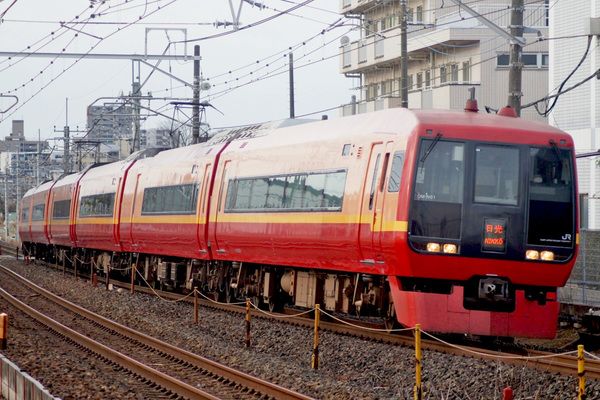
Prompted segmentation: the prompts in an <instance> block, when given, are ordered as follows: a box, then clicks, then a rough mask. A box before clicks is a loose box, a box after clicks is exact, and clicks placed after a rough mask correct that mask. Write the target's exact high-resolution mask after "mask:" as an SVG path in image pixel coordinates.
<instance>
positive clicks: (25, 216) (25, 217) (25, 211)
mask: <svg viewBox="0 0 600 400" xmlns="http://www.w3.org/2000/svg"><path fill="white" fill-rule="evenodd" d="M28 220H29V207H24V208H23V209H22V210H21V222H26V221H28Z"/></svg>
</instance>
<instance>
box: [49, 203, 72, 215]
mask: <svg viewBox="0 0 600 400" xmlns="http://www.w3.org/2000/svg"><path fill="white" fill-rule="evenodd" d="M70 210H71V199H67V200H58V201H55V202H54V204H53V206H52V218H53V219H67V218H69V214H70Z"/></svg>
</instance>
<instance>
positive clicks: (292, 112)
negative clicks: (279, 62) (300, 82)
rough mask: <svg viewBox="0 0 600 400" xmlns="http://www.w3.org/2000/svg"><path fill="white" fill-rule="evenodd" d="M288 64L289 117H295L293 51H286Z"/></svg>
mask: <svg viewBox="0 0 600 400" xmlns="http://www.w3.org/2000/svg"><path fill="white" fill-rule="evenodd" d="M288 66H289V73H290V118H292V119H294V118H296V100H295V97H296V96H295V95H294V53H292V52H291V51H290V52H289V53H288Z"/></svg>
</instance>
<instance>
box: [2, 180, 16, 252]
mask: <svg viewBox="0 0 600 400" xmlns="http://www.w3.org/2000/svg"><path fill="white" fill-rule="evenodd" d="M6 172H7V173H8V171H6ZM18 218H19V216H18V215H17V219H18ZM4 235H5V236H4V239H5V240H6V241H8V175H7V174H6V173H5V174H4Z"/></svg>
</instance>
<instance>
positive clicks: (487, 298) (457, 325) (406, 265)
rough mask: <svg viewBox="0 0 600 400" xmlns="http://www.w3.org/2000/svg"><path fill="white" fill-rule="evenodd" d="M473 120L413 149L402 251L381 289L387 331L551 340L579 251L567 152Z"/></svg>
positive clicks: (546, 140) (528, 130) (548, 139)
mask: <svg viewBox="0 0 600 400" xmlns="http://www.w3.org/2000/svg"><path fill="white" fill-rule="evenodd" d="M474 118H475V120H474V121H471V123H470V124H466V125H465V126H463V127H460V126H456V127H454V128H451V127H448V128H446V129H423V131H422V132H420V133H419V134H418V135H417V137H416V138H415V140H414V149H415V150H414V152H413V156H412V160H409V162H410V163H411V164H412V167H411V171H410V173H409V174H407V175H410V179H412V181H411V183H410V186H409V187H410V193H408V194H407V202H406V212H407V220H408V233H407V236H406V242H405V246H406V250H405V251H404V252H403V254H404V260H403V262H402V266H401V267H400V268H399V269H400V271H399V273H398V274H397V275H396V276H397V279H391V280H390V286H391V289H392V295H393V298H394V304H395V310H396V313H397V316H398V320H399V321H400V322H402V323H403V324H405V325H408V326H412V325H414V324H416V323H420V324H421V326H422V328H423V329H425V330H429V331H439V332H462V333H464V332H466V333H470V334H474V335H487V336H505V337H517V336H518V337H545V338H550V337H554V336H555V334H556V326H557V318H558V311H559V304H558V301H557V287H560V286H563V285H564V284H565V282H566V280H567V279H568V277H569V274H570V272H571V269H572V267H573V265H574V262H575V257H576V250H577V241H578V234H577V223H576V218H575V217H576V215H577V210H576V208H577V203H576V199H577V197H576V178H575V176H576V175H575V158H574V152H573V141H572V139H571V137H570V136H569V135H567V134H565V133H562V132H560V131H558V130H555V129H553V128H549V129H550V131H549V132H548V131H544V130H543V129H542V127H543V126H542V125H541V124H533V123H527V122H522V120H520V119H517V118H503V117H493V120H500V121H501V122H504V121H502V120H506V119H508V120H514V121H510V122H509V123H508V126H506V124H489V125H485V124H484V126H479V127H478V126H477V125H478V120H479V119H481V118H482V117H474ZM517 121H518V122H519V123H517Z"/></svg>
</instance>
